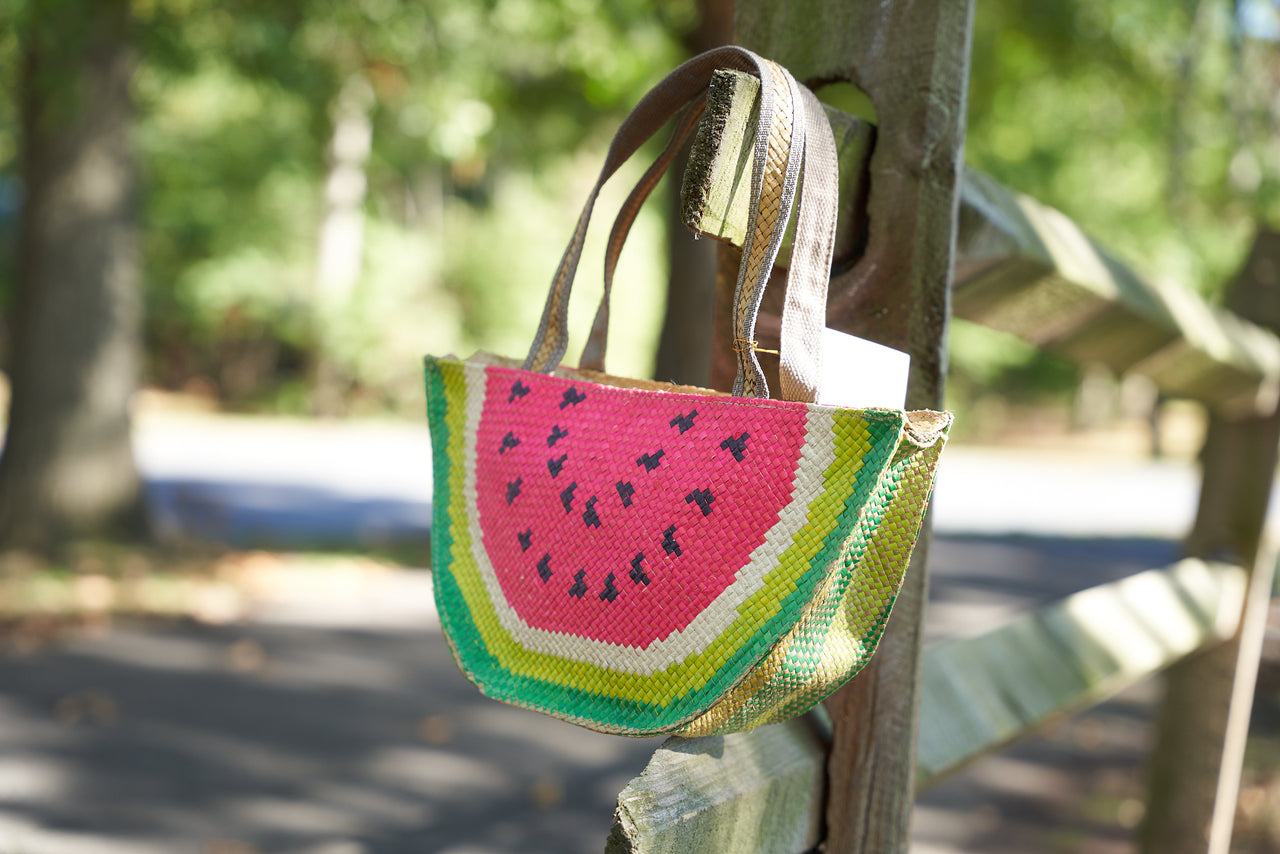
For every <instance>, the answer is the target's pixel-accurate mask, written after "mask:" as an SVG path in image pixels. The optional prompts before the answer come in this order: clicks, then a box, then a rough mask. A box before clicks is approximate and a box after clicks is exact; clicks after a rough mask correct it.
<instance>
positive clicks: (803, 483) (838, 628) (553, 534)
mask: <svg viewBox="0 0 1280 854" xmlns="http://www.w3.org/2000/svg"><path fill="white" fill-rule="evenodd" d="M427 393H428V409H429V414H430V420H431V435H432V444H433V449H434V460H435V496H436V498H435V501H436V503H435V509H434V514H435V515H434V521H433V528H432V530H433V537H432V540H433V546H432V548H433V571H434V573H435V585H436V591H437V592H436V596H437V603H438V606H439V610H440V614H441V620H442V623H443V625H444V629H445V632H446V635H447V636H448V638H449V641H450V644H451V646H452V649H453V652H454V655H455V657H456V658H457V660H458V663H459V665H460V667H461V668H462V670H463V671H464V672H465V673H466V674H467V675H468V676H469V677H470V678H471V679H472V680H473V681H474V682H475V683H476V684H477V685H479V686H480V688H481V690H483V691H484V693H486V694H487V695H489V696H491V697H494V698H496V699H500V700H504V701H507V702H511V703H515V704H517V705H521V706H525V707H527V708H532V709H536V710H539V711H543V712H547V713H549V714H552V715H555V716H557V717H561V718H564V719H566V720H570V721H573V722H575V723H579V724H582V725H584V726H589V727H591V728H593V729H598V730H602V731H606V732H615V733H622V734H627V735H651V734H656V733H662V732H681V733H685V734H705V733H715V732H730V731H734V730H737V729H743V728H746V727H750V726H755V725H757V724H760V723H765V722H768V721H772V720H777V719H781V718H784V717H789V716H792V715H795V714H798V713H800V712H802V711H804V710H805V709H807V708H809V707H810V706H812V705H813V703H815V702H817V701H818V700H820V699H821V698H822V697H824V696H825V695H826V694H827V693H829V692H830V691H832V690H834V689H835V688H837V687H838V686H839V685H840V684H842V683H843V682H844V681H845V680H847V679H848V678H849V677H850V676H852V675H853V674H854V673H856V672H857V670H858V669H859V668H861V666H862V665H863V664H864V663H865V662H866V660H867V658H868V657H869V656H870V655H871V653H872V652H873V651H874V649H875V646H876V643H877V641H878V640H879V636H880V633H881V631H882V630H883V626H884V621H885V619H886V618H887V617H888V613H889V610H890V608H891V607H892V603H893V597H894V596H895V594H896V592H897V590H898V587H899V586H900V584H901V581H902V574H903V571H904V570H905V567H906V565H907V557H909V555H910V550H911V547H912V545H913V543H914V540H915V536H916V533H917V532H918V530H919V526H920V521H921V518H922V515H923V511H924V507H925V504H926V502H927V498H928V494H929V490H930V488H931V484H932V481H933V471H934V468H935V466H936V462H937V455H938V451H940V449H941V447H942V444H943V442H944V441H945V436H946V431H947V429H948V427H949V424H950V419H949V417H938V418H936V419H935V420H934V421H933V422H931V423H929V425H928V429H927V430H923V431H922V430H920V429H917V428H916V426H915V425H913V424H912V423H911V422H910V421H909V418H908V416H907V415H906V414H904V413H902V412H901V411H895V410H845V409H838V408H834V407H828V406H818V405H814V404H804V403H795V402H786V401H775V400H763V399H746V398H733V397H723V396H711V393H708V394H707V395H696V394H673V393H667V392H661V391H653V390H647V389H636V388H620V387H614V386H610V385H605V384H601V383H589V382H585V381H583V380H580V379H567V378H562V377H558V376H549V375H544V374H536V373H531V372H527V371H523V370H516V369H512V368H505V367H500V366H494V365H490V364H484V363H481V362H479V361H471V362H459V361H455V360H450V359H428V360H427Z"/></svg>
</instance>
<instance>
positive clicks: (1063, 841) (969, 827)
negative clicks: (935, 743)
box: [912, 682, 1156, 854]
mask: <svg viewBox="0 0 1280 854" xmlns="http://www.w3.org/2000/svg"><path fill="white" fill-rule="evenodd" d="M1155 696H1156V686H1155V684H1154V683H1150V682H1148V683H1144V684H1143V685H1139V686H1137V687H1135V688H1132V689H1130V690H1129V691H1126V692H1125V693H1124V694H1122V695H1120V696H1119V697H1117V698H1116V699H1114V700H1112V701H1110V702H1107V703H1104V704H1102V705H1100V706H1097V707H1095V708H1093V709H1090V710H1089V711H1087V712H1082V713H1080V714H1078V715H1075V716H1073V717H1071V718H1068V719H1066V720H1063V721H1059V722H1057V723H1054V724H1052V725H1050V726H1049V727H1047V728H1046V729H1045V730H1044V731H1043V732H1041V733H1039V734H1037V735H1034V736H1032V737H1030V738H1027V739H1025V740H1023V741H1021V742H1019V743H1018V744H1016V745H1013V746H1011V747H1009V748H1007V749H1005V750H1004V751H1002V752H1000V753H998V754H994V755H992V756H989V757H987V758H985V759H981V760H979V761H978V762H977V763H975V764H974V765H973V766H971V767H970V768H968V769H966V770H965V771H963V772H962V773H960V774H958V775H956V776H954V777H951V778H950V779H947V780H945V781H943V782H942V783H940V784H938V785H936V786H934V787H932V788H930V789H928V790H926V791H925V792H922V793H921V794H920V795H919V796H918V797H917V800H916V812H915V820H914V825H913V832H912V840H913V846H912V851H913V852H914V854H944V852H952V854H954V853H955V852H983V854H1015V853H1016V854H1025V852H1032V851H1034V852H1037V854H1121V853H1122V852H1124V854H1127V853H1128V852H1131V851H1133V850H1134V844H1135V843H1134V839H1135V836H1134V834H1135V828H1136V826H1137V823H1138V822H1139V821H1140V820H1141V817H1142V810H1143V796H1144V790H1145V784H1144V779H1143V763H1144V761H1145V757H1146V755H1147V749H1148V742H1149V738H1150V731H1151V713H1152V710H1153V700H1154V697H1155Z"/></svg>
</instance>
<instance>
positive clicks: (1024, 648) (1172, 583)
mask: <svg viewBox="0 0 1280 854" xmlns="http://www.w3.org/2000/svg"><path fill="white" fill-rule="evenodd" d="M1245 581H1246V574H1245V571H1244V570H1243V569H1240V568H1239V567H1233V566H1228V565H1225V564H1207V563H1204V562H1202V561H1199V560H1185V561H1182V562H1180V563H1177V564H1175V565H1173V566H1171V567H1168V568H1165V569H1153V570H1148V571H1147V572H1142V573H1139V574H1137V575H1134V576H1130V577H1128V578H1124V579H1121V580H1120V581H1116V582H1113V583H1111V584H1106V585H1102V586H1099V587H1093V588H1090V589H1088V590H1084V591H1081V592H1080V593H1076V594H1074V595H1072V596H1069V597H1067V598H1066V599H1063V600H1062V601H1060V602H1057V603H1055V604H1053V605H1050V606H1049V607H1047V608H1045V609H1043V610H1041V611H1038V612H1036V613H1034V614H1029V615H1026V616H1024V617H1021V618H1019V619H1016V620H1013V621H1012V622H1010V623H1008V624H1006V625H1004V626H1002V627H1000V628H998V629H995V630H993V631H991V632H988V633H987V634H985V635H981V636H978V637H975V638H962V639H957V640H952V641H947V642H945V643H942V644H939V645H937V646H934V647H930V648H929V649H928V650H926V651H925V671H924V672H925V680H926V688H925V692H924V695H923V696H925V697H929V696H931V694H932V693H933V691H934V687H933V684H930V683H934V684H936V683H937V682H939V681H941V680H943V679H946V680H947V681H950V682H952V683H953V685H952V687H950V688H949V689H946V692H947V693H949V694H950V699H951V700H952V702H951V703H926V704H923V705H922V707H921V710H920V748H919V754H918V759H917V785H918V786H925V785H929V784H930V783H933V782H936V781H937V780H938V779H940V778H941V777H943V776H945V775H946V774H949V773H952V772H954V771H956V770H958V769H959V768H961V767H963V766H964V765H965V764H967V763H968V762H971V761H972V760H974V759H976V758H978V757H979V756H982V755H984V754H986V753H989V752H991V751H992V750H995V749H996V748H998V747H1001V746H1003V745H1004V744H1007V743H1009V742H1010V741H1013V740H1014V739H1016V738H1018V737H1021V736H1023V735H1025V734H1026V733H1027V732H1028V731H1029V730H1030V729H1032V728H1034V727H1036V726H1039V725H1041V724H1043V723H1045V722H1047V721H1050V720H1053V719H1055V718H1057V717H1059V716H1061V715H1064V714H1068V713H1070V712H1073V711H1076V710H1077V709H1081V708H1084V707H1086V706H1089V705H1092V704H1094V703H1096V702H1098V701H1099V700H1101V699H1104V698H1105V697H1108V696H1110V695H1112V694H1114V693H1116V692H1117V691H1119V690H1121V689H1123V688H1125V687H1127V686H1129V685H1132V684H1134V683H1136V682H1138V681H1139V680H1141V679H1144V678H1146V677H1148V676H1150V675H1151V674H1152V673H1155V672H1157V671H1159V670H1161V669H1163V668H1165V667H1167V666H1169V665H1170V664H1172V663H1174V662H1176V661H1178V660H1179V659H1181V658H1183V657H1184V656H1186V655H1187V654H1188V653H1190V652H1192V651H1194V650H1196V649H1198V648H1200V647H1202V646H1204V645H1206V644H1208V643H1212V642H1214V641H1221V640H1224V639H1226V638H1227V637H1230V635H1231V633H1232V632H1233V631H1234V629H1235V625H1236V623H1237V621H1238V619H1239V616H1240V609H1241V603H1242V601H1243V596H1244V590H1245ZM965 696H969V697H975V696H981V697H982V700H981V701H980V702H978V703H975V704H974V705H972V706H970V707H969V708H968V709H961V708H959V707H957V706H956V705H954V702H955V701H956V700H958V699H960V698H963V697H965ZM957 714H963V715H966V716H967V717H968V718H969V719H972V718H975V717H980V718H982V719H984V720H985V721H986V722H987V723H988V724H989V725H988V726H986V727H983V726H980V725H974V724H973V723H969V724H968V725H967V726H964V727H963V728H962V730H961V731H959V732H957V729H958V728H957V725H956V723H955V721H954V718H955V716H956V715H957ZM981 732H986V733H987V734H988V735H987V737H985V738H981V737H978V733H981ZM939 733H946V734H948V735H945V736H939V735H938V734H939ZM951 733H955V735H954V736H952V735H950V734H951Z"/></svg>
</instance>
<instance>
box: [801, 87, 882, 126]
mask: <svg viewBox="0 0 1280 854" xmlns="http://www.w3.org/2000/svg"><path fill="white" fill-rule="evenodd" d="M813 92H814V94H815V95H817V96H818V100H819V101H821V102H822V103H824V104H827V105H829V106H832V107H835V108H836V109H837V110H840V111H841V112H843V113H848V114H849V115H851V116H857V117H858V118H860V119H862V120H863V121H865V122H868V123H870V124H873V125H874V124H877V121H876V105H875V104H873V103H871V96H869V95H868V94H867V93H866V92H863V91H862V90H861V89H859V88H858V87H857V86H855V85H853V84H852V83H849V82H847V81H839V82H836V83H827V84H825V85H822V86H819V87H818V88H817V89H815V90H813Z"/></svg>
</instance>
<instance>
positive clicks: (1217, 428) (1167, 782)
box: [1141, 231, 1280, 854]
mask: <svg viewBox="0 0 1280 854" xmlns="http://www.w3.org/2000/svg"><path fill="white" fill-rule="evenodd" d="M1226 305H1227V308H1229V309H1231V310H1232V311H1234V312H1235V313H1236V314H1238V315H1240V316H1241V317H1244V318H1246V319H1248V320H1252V321H1254V322H1255V323H1258V324H1259V325H1262V326H1265V327H1267V328H1268V329H1271V330H1276V331H1280V233H1276V232H1270V231H1265V232H1262V233H1261V234H1259V235H1258V238H1257V240H1256V241H1255V242H1254V245H1253V250H1252V251H1251V253H1250V255H1249V259H1248V261H1247V262H1246V263H1245V265H1244V267H1243V269H1242V270H1241V271H1240V273H1239V274H1237V276H1236V278H1235V280H1234V281H1233V282H1232V283H1231V286H1230V288H1229V290H1228V294H1227V300H1226ZM1273 391H1274V390H1273ZM1262 403H1263V404H1264V407H1265V411H1264V414H1259V415H1254V416H1251V417H1245V418H1238V419H1234V420H1230V419H1227V418H1225V417H1223V416H1221V415H1218V414H1216V413H1215V414H1214V415H1213V416H1211V418H1210V422H1209V431H1208V435H1207V436H1206V437H1205V443H1204V448H1203V449H1202V451H1201V465H1202V466H1203V481H1202V483H1201V489H1200V506H1199V509H1198V510H1197V513H1196V520H1195V524H1194V526H1193V527H1192V529H1191V533H1190V535H1189V536H1188V538H1187V552H1188V553H1189V554H1190V555H1192V556H1196V557H1217V556H1224V557H1227V558H1228V559H1230V560H1232V561H1236V562H1239V563H1240V564H1241V565H1243V566H1245V567H1252V575H1251V578H1250V582H1249V591H1248V593H1247V594H1246V598H1245V605H1244V615H1243V617H1242V618H1241V620H1240V627H1239V629H1238V630H1237V631H1236V634H1235V636H1234V637H1233V638H1232V639H1231V640H1230V641H1228V642H1227V643H1224V644H1221V645H1219V646H1217V647H1214V648H1213V649H1210V650H1209V651H1207V652H1204V653H1201V654H1199V655H1196V656H1193V657H1190V658H1187V659H1185V660H1183V661H1181V662H1179V663H1178V664H1176V665H1174V666H1173V667H1171V668H1170V669H1169V671H1168V673H1167V675H1166V678H1165V696H1164V700H1163V703H1162V704H1161V709H1160V716H1159V722H1158V725H1157V734H1156V745H1155V750H1154V753H1153V754H1152V757H1151V765H1150V769H1149V774H1150V800H1149V803H1148V806H1147V813H1146V819H1145V821H1144V823H1143V827H1142V832H1141V843H1142V850H1143V851H1144V852H1149V854H1156V852H1160V854H1183V852H1186V854H1191V853H1192V852H1195V854H1203V852H1205V851H1208V852H1210V854H1226V852H1227V850H1228V848H1229V846H1230V841H1231V827H1232V823H1233V821H1234V818H1235V806H1236V793H1237V789H1238V787H1239V782H1240V768H1241V762H1242V759H1243V753H1244V740H1245V736H1246V734H1247V731H1248V727H1249V709H1250V705H1251V704H1252V702H1253V684H1254V680H1255V679H1256V677H1257V672H1258V658H1259V655H1260V652H1261V646H1262V635H1263V631H1264V629H1265V627H1266V618H1267V603H1268V599H1269V596H1270V592H1271V582H1272V576H1273V573H1274V570H1275V554H1274V552H1273V551H1271V550H1270V549H1268V548H1260V546H1261V541H1262V537H1263V528H1264V525H1265V520H1266V514H1267V501H1268V498H1269V497H1270V495H1271V488H1272V482H1273V481H1274V478H1275V469H1276V461H1277V448H1278V447H1280V410H1277V409H1276V401H1275V400H1274V395H1273V399H1272V400H1269V401H1264V402H1262Z"/></svg>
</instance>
